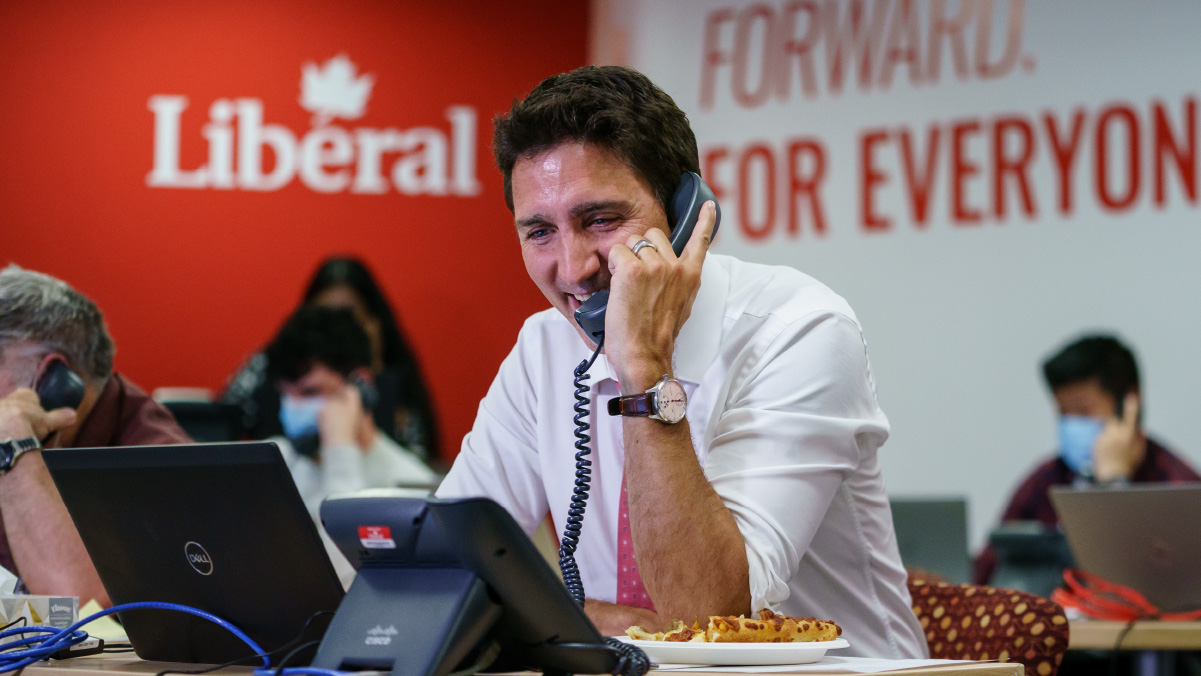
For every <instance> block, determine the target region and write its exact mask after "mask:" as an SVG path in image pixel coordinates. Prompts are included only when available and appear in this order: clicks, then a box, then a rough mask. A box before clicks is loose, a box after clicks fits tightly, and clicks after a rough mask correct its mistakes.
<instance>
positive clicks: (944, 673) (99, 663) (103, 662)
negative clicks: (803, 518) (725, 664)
mask: <svg viewBox="0 0 1201 676" xmlns="http://www.w3.org/2000/svg"><path fill="white" fill-rule="evenodd" d="M173 667H178V668H183V669H193V668H196V665H180V664H170V663H168V662H143V661H142V660H139V659H138V658H136V657H133V656H132V655H127V654H119V655H94V656H92V657H78V658H76V659H73V660H65V661H62V662H53V663H45V662H42V663H38V664H36V665H34V666H31V667H26V668H25V672H24V675H23V676H147V674H155V673H157V672H160V671H162V670H164V669H169V668H173ZM251 671H253V669H252V668H250V667H229V668H228V669H222V670H221V671H218V672H216V674H217V676H221V674H236V675H238V676H246V675H247V674H249V673H251ZM674 673H675V672H671V671H665V672H662V674H663V676H669V675H670V674H674ZM688 673H692V672H683V673H680V674H678V676H685V674H688ZM781 673H784V672H775V673H773V674H771V675H770V676H778V674H781ZM813 673H814V672H806V676H808V675H809V674H813ZM822 673H835V672H822ZM839 673H846V672H839ZM888 673H896V674H903V675H904V676H960V675H961V674H962V675H963V676H1023V673H1024V669H1023V668H1022V665H1020V664H1017V663H1013V662H1006V663H1001V662H969V663H967V664H955V665H950V666H944V667H930V668H926V669H908V670H905V671H897V672H888ZM654 674H655V672H654V671H652V672H650V676H654ZM523 676H538V675H536V674H532V673H528V672H527V674H525V675H523ZM694 676H746V675H745V674H728V673H724V672H715V671H707V672H700V673H698V674H694ZM818 676H820V674H819V675H818Z"/></svg>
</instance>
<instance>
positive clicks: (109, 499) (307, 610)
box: [42, 442, 343, 664]
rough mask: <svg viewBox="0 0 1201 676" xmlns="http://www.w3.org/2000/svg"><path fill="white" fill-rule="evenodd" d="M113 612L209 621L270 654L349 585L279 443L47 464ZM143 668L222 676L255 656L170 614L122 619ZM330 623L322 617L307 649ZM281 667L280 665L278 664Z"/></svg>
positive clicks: (76, 453) (59, 453)
mask: <svg viewBox="0 0 1201 676" xmlns="http://www.w3.org/2000/svg"><path fill="white" fill-rule="evenodd" d="M42 456H43V458H44V460H45V462H46V467H47V469H49V470H50V476H51V477H52V478H53V479H54V483H55V485H56V486H57V487H58V492H59V494H60V495H61V496H62V499H63V503H64V504H65V505H66V506H67V511H68V512H69V513H70V514H71V519H72V520H73V521H74V522H75V526H76V528H77V529H78V530H79V535H80V537H81V538H82V539H83V544H84V546H85V547H86V548H87V550H88V554H89V556H91V558H92V562H93V563H94V564H95V566H96V571H97V572H98V573H99V574H100V581H101V582H103V583H104V588H105V590H106V591H107V592H108V595H109V598H110V599H111V600H112V602H113V604H122V603H130V602H134V601H167V602H171V603H180V604H184V605H189V606H193V607H196V608H200V609H202V610H206V611H208V612H210V613H212V614H214V615H216V616H217V617H220V618H222V619H224V620H227V621H229V622H230V623H232V624H233V625H234V626H236V627H238V628H240V629H241V630H242V631H244V632H246V633H247V634H248V635H249V636H250V637H251V638H252V639H254V640H255V641H256V642H257V643H258V644H259V645H260V646H262V647H263V648H264V649H265V650H268V651H271V650H275V649H277V648H279V647H281V646H283V645H284V644H286V643H288V642H289V641H292V640H293V639H296V638H297V637H298V636H299V635H300V634H301V630H302V629H303V628H304V626H305V623H306V621H309V620H310V618H313V617H314V615H316V614H317V613H319V612H321V611H336V610H337V609H338V604H339V602H340V601H341V599H342V596H343V591H342V585H341V584H340V583H339V582H338V577H337V575H336V574H335V573H334V568H333V565H332V564H331V563H330V560H329V556H328V555H327V554H326V550H325V547H324V545H323V544H322V542H321V538H320V536H319V535H318V533H317V528H316V525H315V524H314V523H313V520H312V518H311V517H310V516H309V513H308V511H307V510H306V509H305V506H304V503H303V502H302V501H301V498H300V494H299V493H298V492H297V490H296V485H295V484H294V483H293V482H292V476H291V474H290V473H289V472H288V468H287V466H286V465H285V464H284V461H283V457H282V456H281V455H280V452H279V448H278V447H277V446H276V445H275V444H274V443H270V442H253V443H228V444H184V445H177V446H138V447H118V448H74V449H58V450H48V451H45V452H43V453H42ZM120 618H121V622H122V624H123V625H124V626H125V630H126V633H127V634H128V635H129V640H130V643H131V644H132V645H133V648H134V651H135V652H136V653H137V655H138V657H141V658H142V659H145V660H156V661H165V662H201V663H208V664H219V663H223V662H228V661H231V660H235V659H238V658H242V657H246V656H248V655H251V654H253V652H254V651H253V650H251V649H250V647H249V646H247V645H246V644H245V643H243V642H242V641H240V640H239V639H237V638H236V637H235V636H233V635H232V634H231V633H230V632H229V631H228V630H226V629H223V628H221V627H220V626H218V625H216V624H213V623H211V622H209V621H207V620H204V619H201V618H198V617H195V616H192V615H188V614H185V613H181V612H177V611H171V610H131V611H127V612H124V613H120ZM329 618H330V615H329V614H325V615H317V618H316V619H314V620H313V623H312V624H313V625H316V626H314V627H312V628H311V631H310V632H309V633H308V634H307V636H306V638H307V639H316V638H320V632H321V631H322V630H324V627H325V626H326V625H327V624H328V621H329ZM278 657H282V656H277V658H278Z"/></svg>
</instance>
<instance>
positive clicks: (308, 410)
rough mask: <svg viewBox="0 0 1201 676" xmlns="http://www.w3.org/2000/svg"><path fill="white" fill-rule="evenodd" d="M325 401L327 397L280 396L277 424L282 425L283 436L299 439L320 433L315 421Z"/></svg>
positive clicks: (327, 399)
mask: <svg viewBox="0 0 1201 676" xmlns="http://www.w3.org/2000/svg"><path fill="white" fill-rule="evenodd" d="M327 401H329V398H328V397H293V396H291V395H288V394H285V395H283V396H281V397H280V401H279V422H280V424H282V425H283V428H284V436H286V437H288V438H289V439H299V438H300V437H303V436H305V435H307V434H317V433H318V432H319V431H320V428H319V426H318V424H317V419H318V416H319V415H320V414H321V409H323V408H325V404H326V402H327Z"/></svg>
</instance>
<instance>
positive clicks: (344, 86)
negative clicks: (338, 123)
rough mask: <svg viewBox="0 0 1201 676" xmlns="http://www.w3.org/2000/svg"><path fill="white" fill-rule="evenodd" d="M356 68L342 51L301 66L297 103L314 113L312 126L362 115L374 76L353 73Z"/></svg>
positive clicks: (355, 118)
mask: <svg viewBox="0 0 1201 676" xmlns="http://www.w3.org/2000/svg"><path fill="white" fill-rule="evenodd" d="M356 70H358V69H357V67H356V66H355V65H354V63H353V62H352V61H351V60H350V59H349V58H347V56H346V55H345V54H339V55H338V56H335V57H334V58H332V59H330V60H329V61H326V62H325V65H323V66H318V65H317V64H314V63H312V62H308V63H306V64H304V66H303V67H302V68H301V78H300V106H301V107H302V108H304V109H305V110H307V111H309V112H310V113H312V114H313V126H316V127H321V126H325V125H327V124H329V123H330V121H332V120H333V119H334V118H336V117H340V118H343V119H346V120H357V119H358V118H360V117H362V116H363V113H364V111H365V109H366V107H367V98H368V97H370V96H371V87H372V86H373V85H374V84H375V78H374V77H372V76H371V75H367V74H363V75H361V76H360V75H356V73H355V71H356Z"/></svg>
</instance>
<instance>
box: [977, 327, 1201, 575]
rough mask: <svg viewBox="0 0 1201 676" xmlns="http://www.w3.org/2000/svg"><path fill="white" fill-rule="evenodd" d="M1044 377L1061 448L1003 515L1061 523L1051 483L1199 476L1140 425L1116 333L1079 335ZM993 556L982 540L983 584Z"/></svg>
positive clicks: (1128, 358) (1134, 369) (1132, 368)
mask: <svg viewBox="0 0 1201 676" xmlns="http://www.w3.org/2000/svg"><path fill="white" fill-rule="evenodd" d="M1043 377H1044V378H1045V380H1046V382H1047V387H1049V388H1050V389H1051V395H1052V397H1053V398H1054V399H1055V407H1056V410H1057V411H1058V414H1059V422H1058V434H1059V450H1058V452H1057V454H1056V455H1055V456H1054V457H1052V458H1048V459H1047V460H1045V461H1044V462H1042V463H1041V464H1039V465H1038V467H1036V468H1035V469H1034V471H1033V472H1031V473H1030V475H1029V476H1027V477H1026V478H1025V479H1024V480H1023V481H1022V483H1021V485H1019V486H1018V489H1017V491H1016V492H1014V494H1013V497H1012V498H1011V499H1010V501H1009V506H1008V507H1006V508H1005V513H1004V515H1002V517H1001V520H1002V521H1003V522H1005V521H1040V522H1042V523H1043V524H1044V525H1046V526H1049V527H1056V526H1058V525H1059V518H1058V516H1057V515H1056V514H1055V509H1054V507H1053V506H1052V505H1051V496H1050V489H1051V487H1052V486H1071V485H1079V486H1115V487H1116V486H1124V485H1128V484H1132V483H1151V482H1184V481H1199V480H1201V476H1198V475H1197V472H1196V471H1194V470H1193V468H1192V467H1189V465H1188V464H1187V463H1185V462H1184V461H1183V460H1181V459H1180V458H1179V457H1178V456H1177V455H1176V454H1174V453H1172V452H1171V451H1169V450H1168V449H1167V448H1166V447H1165V446H1164V445H1163V444H1161V443H1160V442H1158V441H1156V440H1155V439H1153V438H1151V437H1149V436H1148V435H1147V434H1146V432H1144V431H1143V427H1142V418H1143V415H1142V414H1143V410H1144V409H1143V405H1142V390H1141V388H1140V386H1139V375H1138V363H1137V362H1136V361H1135V358H1134V353H1132V352H1131V351H1130V348H1128V347H1126V346H1125V345H1123V344H1122V342H1121V341H1119V340H1118V339H1117V338H1114V337H1113V336H1108V335H1091V336H1085V337H1083V338H1080V339H1079V340H1076V341H1074V342H1072V343H1071V344H1069V345H1068V346H1066V347H1064V348H1063V349H1062V350H1060V351H1059V352H1057V353H1056V354H1055V355H1053V356H1052V357H1051V358H1049V359H1047V361H1046V362H1044V363H1043ZM996 565H997V557H996V553H995V552H994V551H993V549H992V547H991V546H989V547H986V548H985V549H984V550H983V551H982V552H981V553H980V555H979V556H977V557H976V561H975V564H974V577H975V580H976V583H977V584H988V583H989V581H990V580H991V579H992V576H993V573H994V572H995V570H996Z"/></svg>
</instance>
